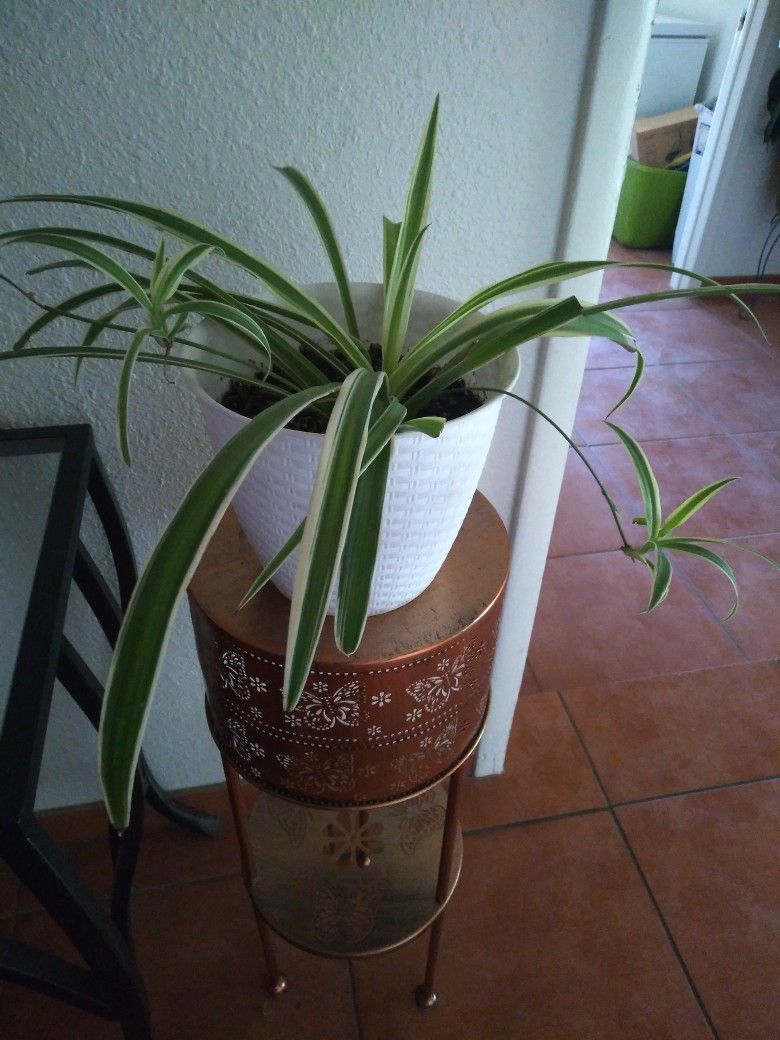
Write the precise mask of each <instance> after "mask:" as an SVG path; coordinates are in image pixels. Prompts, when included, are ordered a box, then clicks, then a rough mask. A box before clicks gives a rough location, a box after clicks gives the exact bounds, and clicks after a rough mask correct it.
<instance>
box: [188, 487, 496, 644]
mask: <svg viewBox="0 0 780 1040" xmlns="http://www.w3.org/2000/svg"><path fill="white" fill-rule="evenodd" d="M508 566H509V543H508V538H507V534H506V530H505V528H504V525H503V523H502V521H501V518H500V517H499V515H498V513H497V512H496V511H495V509H494V508H493V506H491V505H490V503H489V502H488V500H487V499H486V498H485V497H484V496H483V495H481V494H480V493H479V492H478V493H477V494H476V495H475V496H474V500H473V501H472V503H471V506H470V508H469V511H468V513H467V515H466V519H465V521H464V523H463V527H462V528H461V530H460V533H459V534H458V537H457V538H456V540H455V543H454V545H453V547H452V549H451V550H450V553H449V555H448V556H447V559H446V560H445V561H444V564H443V566H442V568H441V570H440V571H439V573H438V574H437V575H436V578H435V579H434V581H433V583H432V584H431V585H430V586H429V587H428V588H427V589H426V590H425V592H423V593H422V594H421V595H420V596H418V597H417V599H415V600H413V601H412V602H411V603H407V604H406V606H403V607H399V608H398V609H397V610H391V611H389V612H388V613H386V614H376V615H374V616H373V617H370V618H369V619H368V621H367V623H366V629H365V633H364V635H363V639H362V642H361V644H360V647H359V649H358V650H357V652H356V653H355V654H353V655H352V657H350V658H349V660H350V661H351V662H354V663H355V664H360V665H363V664H365V663H369V662H378V661H382V662H386V661H388V660H393V659H395V658H403V657H404V656H406V655H409V654H417V653H419V652H420V651H421V650H423V649H425V648H427V647H435V646H436V645H438V644H440V643H442V642H444V641H446V640H448V639H451V638H452V637H453V636H455V635H458V634H459V633H461V632H464V631H465V630H466V629H467V628H468V627H469V626H470V625H472V624H474V622H476V621H477V620H478V619H479V618H480V617H482V616H483V615H484V614H485V613H486V611H488V610H489V609H490V607H491V606H492V605H493V604H494V603H495V601H496V599H497V598H498V596H500V594H501V592H502V590H503V587H504V583H505V581H506V576H507V570H508ZM260 569H261V567H260V563H259V562H258V560H257V557H256V556H255V554H254V552H253V550H252V548H251V547H250V545H249V543H248V541H247V540H246V537H245V536H244V533H243V531H242V530H241V528H240V526H239V524H238V520H237V519H236V516H235V514H234V513H233V511H232V510H228V512H227V513H226V514H225V517H224V519H223V520H222V522H221V523H220V525H219V527H218V528H217V530H216V532H215V533H214V536H213V538H212V539H211V542H210V544H209V546H208V548H207V549H206V552H205V553H204V555H203V558H202V560H201V562H200V564H199V565H198V569H197V570H196V572H195V575H194V576H193V579H192V582H191V583H190V588H189V594H190V597H191V598H192V599H193V600H194V601H195V603H196V604H197V605H198V607H199V608H200V609H201V611H202V612H203V613H204V614H205V615H206V616H207V617H208V618H209V619H210V620H211V621H212V622H213V623H214V625H215V626H216V627H217V628H218V629H220V630H222V631H223V632H225V633H226V634H228V635H229V636H231V637H232V638H233V639H236V640H238V641H240V642H242V643H244V644H246V645H248V646H250V647H253V648H254V649H257V650H262V651H263V652H264V653H267V654H276V655H277V656H280V657H283V656H284V654H285V645H286V642H287V624H288V620H289V612H290V601H289V600H288V599H287V598H286V597H285V596H283V595H282V594H281V592H279V591H278V590H277V589H276V588H275V587H274V586H273V585H271V584H268V585H266V587H265V588H264V589H263V590H262V591H261V592H260V593H258V595H257V596H255V598H254V599H253V600H252V602H251V603H249V604H248V605H247V606H246V607H245V608H244V609H243V610H242V611H239V612H237V611H236V606H237V604H238V602H239V601H240V599H241V597H242V596H243V595H244V593H245V592H246V590H247V588H248V587H249V585H250V584H251V582H252V580H253V578H254V577H255V576H256V575H257V574H258V572H259V571H260ZM315 659H316V661H317V662H318V664H320V665H322V664H326V663H328V662H334V663H335V662H343V661H344V660H345V657H344V655H343V654H342V653H341V652H340V651H339V649H338V647H337V646H336V642H335V639H334V637H333V618H332V617H328V618H326V620H325V627H324V629H323V632H322V636H321V638H320V643H319V646H318V648H317V653H316V655H315Z"/></svg>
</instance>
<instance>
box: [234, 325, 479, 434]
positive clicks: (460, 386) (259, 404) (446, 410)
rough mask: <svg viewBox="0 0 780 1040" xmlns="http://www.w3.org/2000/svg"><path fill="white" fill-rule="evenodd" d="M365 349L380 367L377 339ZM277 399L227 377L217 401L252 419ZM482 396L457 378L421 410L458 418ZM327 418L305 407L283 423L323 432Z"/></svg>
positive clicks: (329, 370)
mask: <svg viewBox="0 0 780 1040" xmlns="http://www.w3.org/2000/svg"><path fill="white" fill-rule="evenodd" d="M368 350H369V356H370V358H371V363H372V365H373V366H374V371H376V372H379V371H380V370H381V368H382V348H381V346H380V345H379V344H378V343H371V344H370V345H369V348H368ZM301 354H302V355H303V356H304V357H306V358H308V360H309V361H312V362H314V363H315V364H316V365H317V366H318V368H319V369H320V370H321V371H322V372H323V374H324V375H325V377H326V378H327V379H332V380H333V381H334V382H340V381H341V379H342V378H343V376H342V373H341V372H340V370H339V369H337V368H336V367H335V366H333V367H331V366H328V365H327V363H323V361H322V358H321V357H319V356H317V355H316V354H314V353H313V352H312V351H309V350H308V348H307V347H305V346H304V347H302V348H301ZM438 371H439V369H433V371H432V373H431V375H436V373H437V372H438ZM255 378H256V379H260V378H262V376H261V374H260V373H259V372H258V373H255ZM428 378H430V376H429V377H428ZM422 385H423V384H422V382H420V383H418V384H416V385H415V386H413V387H412V389H411V393H414V392H415V391H416V390H418V389H419V388H420V387H421V386H422ZM278 400H279V398H278V397H276V396H274V395H273V394H269V393H268V392H267V391H266V390H264V389H263V388H262V387H260V386H249V385H247V384H246V383H242V382H239V380H237V379H231V380H230V383H229V385H228V388H227V390H226V391H225V392H224V394H223V395H222V398H221V403H222V404H223V405H224V406H225V408H229V409H230V410H231V411H232V412H237V413H238V414H239V415H244V416H246V417H247V418H248V419H253V418H254V417H255V416H256V415H259V414H260V412H262V411H264V410H265V409H266V408H268V407H269V406H270V405H272V404H274V403H275V402H276V401H278ZM483 400H484V398H483V397H482V395H481V394H480V393H478V392H477V391H476V390H469V389H468V388H467V387H466V383H465V380H463V379H457V380H456V381H455V382H454V383H452V384H451V385H450V386H448V387H447V389H446V390H443V391H442V392H441V393H440V394H439V395H438V397H435V398H434V399H433V401H431V402H430V403H429V404H427V405H426V406H425V414H426V415H434V416H438V417H440V418H442V419H448V420H449V419H459V418H460V417H461V416H462V415H468V414H469V412H473V411H474V409H475V408H479V406H480V405H481V404H482V403H483ZM327 421H328V420H327V416H326V415H323V414H321V413H319V412H316V411H313V410H312V409H311V408H308V409H307V410H306V411H304V412H301V413H300V414H299V415H296V416H295V418H294V419H292V420H291V421H290V422H289V423H288V424H287V427H288V429H290V430H300V431H302V432H303V433H324V432H325V426H326V424H327Z"/></svg>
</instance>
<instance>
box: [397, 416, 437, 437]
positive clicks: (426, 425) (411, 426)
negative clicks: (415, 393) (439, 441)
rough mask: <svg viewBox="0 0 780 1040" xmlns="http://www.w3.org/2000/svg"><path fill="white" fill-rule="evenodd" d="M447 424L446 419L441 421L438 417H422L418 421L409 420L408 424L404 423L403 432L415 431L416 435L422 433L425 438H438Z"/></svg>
mask: <svg viewBox="0 0 780 1040" xmlns="http://www.w3.org/2000/svg"><path fill="white" fill-rule="evenodd" d="M446 424H447V420H446V419H442V418H441V417H440V416H438V415H422V416H420V418H419V419H409V421H408V422H405V423H404V429H405V430H416V431H417V433H424V434H425V435H426V437H434V438H435V437H440V436H441V431H442V430H443V429H444V427H445V426H446Z"/></svg>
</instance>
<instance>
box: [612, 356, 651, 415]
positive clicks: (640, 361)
mask: <svg viewBox="0 0 780 1040" xmlns="http://www.w3.org/2000/svg"><path fill="white" fill-rule="evenodd" d="M644 371H645V359H644V356H643V355H642V351H641V350H638V349H637V351H636V366H635V367H634V376H633V378H632V380H631V382H630V383H629V385H628V390H626V392H625V393H624V394H623V396H622V397H621V398H620V400H619V401H618V403H617V404H616V405H614V406H613V407H612V408H610V410H609V411H608V412H607V419H609V417H610V415H614V414H615V412H616V411H617V410H618V408H620V407H621V405H624V404H625V403H626V401H627V400H628V399H629V397H631V395H632V394H633V392H634V391H635V390H636V388H637V387H638V386H639V383H640V381H641V379H642V375H643V373H644Z"/></svg>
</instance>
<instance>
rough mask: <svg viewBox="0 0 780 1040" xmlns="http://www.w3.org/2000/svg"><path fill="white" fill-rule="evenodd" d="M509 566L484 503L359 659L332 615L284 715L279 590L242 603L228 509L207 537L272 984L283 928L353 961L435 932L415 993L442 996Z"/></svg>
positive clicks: (233, 752)
mask: <svg viewBox="0 0 780 1040" xmlns="http://www.w3.org/2000/svg"><path fill="white" fill-rule="evenodd" d="M507 566H508V546H507V538H506V532H505V530H504V527H503V525H502V523H501V521H500V519H499V517H498V516H497V514H496V513H495V511H494V510H493V508H492V507H491V506H490V505H489V504H488V502H487V501H486V499H484V498H483V497H482V496H481V495H477V496H476V497H475V499H474V502H473V503H472V506H471V509H470V510H469V513H468V516H467V517H466V521H465V523H464V525H463V528H462V530H461V532H460V534H459V536H458V539H457V540H456V542H455V545H454V546H453V548H452V551H451V552H450V555H449V556H448V558H447V560H446V562H445V564H444V566H443V567H442V569H441V571H440V572H439V574H438V575H437V577H436V580H435V581H434V583H433V584H432V585H431V586H430V588H429V589H427V590H426V591H425V592H424V593H423V594H422V595H421V596H419V597H418V598H417V599H416V600H414V602H412V603H410V604H408V605H407V606H405V607H402V608H400V609H399V610H394V611H392V612H390V613H389V614H383V615H379V616H376V617H373V618H369V621H368V624H367V627H366V632H365V635H364V638H363V641H362V643H361V647H360V649H359V651H358V652H357V653H356V654H355V655H354V656H353V657H350V658H347V657H344V656H343V655H342V654H340V653H339V651H338V650H337V648H336V646H335V642H334V639H333V626H332V621H331V620H330V619H329V620H328V622H327V623H326V627H325V630H324V632H323V635H322V638H321V640H320V643H319V646H318V648H317V654H316V656H315V661H314V665H313V667H312V670H311V673H310V675H309V680H308V682H307V684H306V689H305V692H304V695H303V697H302V698H301V701H300V702H299V705H298V707H297V708H296V709H295V710H294V711H293V712H287V713H285V712H283V711H282V707H281V681H282V673H283V667H284V646H285V638H286V630H287V618H288V611H289V603H288V601H287V600H286V599H285V598H284V597H283V596H282V595H281V594H280V593H279V592H277V591H276V590H275V589H274V588H271V587H268V588H266V589H265V590H263V592H262V593H261V594H260V596H258V597H257V598H256V599H255V600H254V601H253V602H252V603H251V604H250V605H249V606H248V607H247V608H246V610H244V611H241V612H240V613H236V604H237V603H238V601H239V600H240V598H241V596H242V595H243V593H244V592H245V590H246V587H247V585H248V583H249V581H251V578H252V576H254V574H255V573H256V571H257V570H258V563H257V560H256V559H255V557H254V555H253V553H252V550H251V549H250V548H249V546H248V544H247V542H246V540H245V538H244V536H243V534H242V533H241V530H240V528H239V527H238V524H237V521H236V520H235V518H234V517H233V516H232V515H231V514H228V516H227V517H226V518H225V520H224V521H223V523H222V524H221V525H220V527H219V529H218V530H217V532H216V534H215V536H214V538H213V539H212V542H211V545H210V546H209V548H208V550H207V552H206V554H205V555H204V557H203V560H202V561H201V564H200V566H199V568H198V570H197V572H196V574H195V576H194V578H193V581H192V584H191V586H190V607H191V611H192V617H193V622H194V626H195V635H196V641H197V644H198V654H199V657H200V661H201V665H202V667H203V672H204V675H205V678H206V714H207V718H208V721H209V725H210V727H211V732H212V734H213V736H214V739H215V741H216V743H217V745H218V747H219V749H220V752H221V754H222V761H223V765H224V768H225V779H226V781H227V785H228V792H229V795H230V803H231V808H232V811H233V817H234V820H235V825H236V830H237V832H238V837H239V844H240V850H241V864H242V871H243V877H244V882H245V884H246V888H247V891H248V893H249V896H250V899H251V901H252V906H253V909H254V914H255V918H256V921H257V927H258V931H259V933H260V941H261V944H262V948H263V953H264V955H265V959H266V965H267V968H268V973H269V977H270V984H269V991H270V992H271V993H275V994H278V993H281V992H283V990H284V989H285V988H286V980H285V978H284V976H283V975H282V974H281V972H280V971H279V968H278V966H277V963H276V957H275V954H274V950H273V946H272V943H271V936H270V933H271V930H273V931H275V932H277V933H278V934H279V935H280V936H282V938H284V939H286V940H287V941H288V942H291V943H293V944H294V945H295V946H298V947H300V948H301V949H304V950H307V951H309V952H312V953H316V954H319V955H321V956H330V957H345V958H353V957H365V956H369V955H371V954H377V953H383V952H385V951H387V950H391V949H394V948H395V947H397V946H400V945H401V944H403V943H405V942H408V941H409V940H411V939H413V938H414V937H415V936H417V935H419V934H420V933H421V932H422V931H424V930H425V929H426V928H428V927H430V928H431V934H430V941H429V945H428V958H427V965H426V971H425V979H424V982H423V983H422V984H421V985H420V986H418V988H417V991H416V999H417V1003H418V1004H419V1006H420V1007H432V1006H433V1004H435V1002H436V993H435V990H434V977H435V970H436V961H437V955H438V950H439V943H440V939H441V930H442V921H443V914H442V911H443V910H444V907H445V906H446V904H447V902H448V900H449V899H450V897H451V895H452V893H453V891H454V888H455V885H456V883H457V879H458V876H459V873H460V866H461V860H462V849H463V846H462V839H461V833H460V825H459V822H458V804H459V796H460V792H461V788H462V782H463V776H464V770H465V767H466V764H467V762H468V761H469V759H470V757H471V755H472V753H473V751H474V749H475V748H476V746H477V743H478V741H479V738H480V736H481V734H482V728H483V725H484V720H485V715H486V712H487V704H488V696H489V677H490V668H491V664H492V659H493V653H494V649H495V640H496V631H497V627H498V621H499V616H500V609H501V599H502V595H503V588H504V583H505V580H506V573H507ZM242 778H243V780H244V781H247V784H244V783H242ZM447 778H449V782H448V787H447V790H446V794H445V789H444V785H443V783H442V781H444V780H445V779H447ZM247 785H251V786H250V787H248V786H247ZM250 789H251V790H253V792H254V795H255V797H254V804H253V805H252V806H251V807H250V806H249V805H248V804H247V803H246V801H245V798H246V795H247V793H248V790H250Z"/></svg>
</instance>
